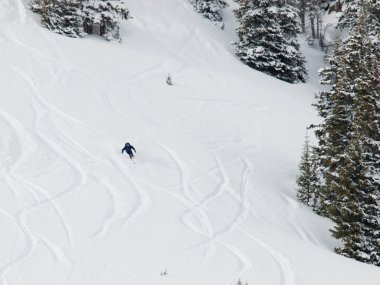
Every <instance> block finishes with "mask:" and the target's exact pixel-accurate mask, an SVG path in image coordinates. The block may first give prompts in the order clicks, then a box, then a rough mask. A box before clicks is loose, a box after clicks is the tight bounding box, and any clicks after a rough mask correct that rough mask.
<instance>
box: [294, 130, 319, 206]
mask: <svg viewBox="0 0 380 285" xmlns="http://www.w3.org/2000/svg"><path fill="white" fill-rule="evenodd" d="M299 170H300V175H299V176H298V177H297V185H298V190H297V198H298V200H300V201H301V202H302V203H304V204H306V205H308V206H311V207H314V206H315V205H316V203H317V200H316V195H315V193H316V192H317V189H318V188H319V176H318V172H317V156H316V154H315V152H313V148H312V147H311V146H310V142H309V138H308V136H307V135H306V138H305V144H304V149H303V153H302V157H301V163H300V165H299Z"/></svg>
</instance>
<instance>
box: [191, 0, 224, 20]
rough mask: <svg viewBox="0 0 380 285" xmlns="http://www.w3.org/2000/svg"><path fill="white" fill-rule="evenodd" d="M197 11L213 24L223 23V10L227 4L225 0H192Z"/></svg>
mask: <svg viewBox="0 0 380 285" xmlns="http://www.w3.org/2000/svg"><path fill="white" fill-rule="evenodd" d="M190 3H191V4H192V5H193V6H194V8H195V11H197V12H198V13H200V14H202V15H203V16H204V17H205V18H207V19H209V20H211V21H213V22H223V13H222V9H223V8H224V7H226V5H227V3H226V2H224V1H223V0H190Z"/></svg>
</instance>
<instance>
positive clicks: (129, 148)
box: [121, 143, 136, 154]
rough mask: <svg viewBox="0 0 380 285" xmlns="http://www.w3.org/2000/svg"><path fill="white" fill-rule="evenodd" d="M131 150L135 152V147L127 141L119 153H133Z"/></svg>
mask: <svg viewBox="0 0 380 285" xmlns="http://www.w3.org/2000/svg"><path fill="white" fill-rule="evenodd" d="M132 150H133V151H134V152H136V150H135V148H134V147H133V146H132V145H130V144H129V143H126V144H125V146H124V148H123V149H122V150H121V153H123V152H124V151H125V152H126V153H128V154H133V152H132Z"/></svg>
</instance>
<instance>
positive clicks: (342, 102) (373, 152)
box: [318, 9, 380, 266]
mask: <svg viewBox="0 0 380 285" xmlns="http://www.w3.org/2000/svg"><path fill="white" fill-rule="evenodd" d="M364 11H365V9H364V10H362V11H361V14H360V15H359V17H358V19H357V20H356V22H355V24H354V26H353V29H352V30H351V32H350V35H349V37H348V39H347V40H346V41H345V42H344V43H343V46H342V47H340V48H338V49H337V50H336V52H335V56H336V58H335V59H336V61H335V63H336V64H335V65H334V66H333V67H334V68H330V69H327V72H326V75H327V79H328V80H327V81H326V82H330V83H333V85H332V90H331V91H330V92H327V94H328V95H329V96H328V97H327V98H328V100H325V101H324V104H320V105H319V107H323V108H320V114H324V118H325V120H324V124H322V127H323V128H322V131H320V132H319V135H320V137H319V138H320V146H319V147H320V152H319V154H320V155H321V156H320V162H321V164H322V165H323V167H325V168H324V173H325V174H324V178H325V179H324V180H325V185H324V186H323V187H321V188H320V190H319V191H318V195H319V197H322V198H323V199H324V201H323V202H324V203H322V205H323V207H322V208H323V211H324V212H327V215H328V216H329V217H330V218H331V219H332V220H333V221H335V222H336V226H335V227H334V229H333V230H331V231H332V233H333V235H334V237H336V238H338V239H341V240H342V241H343V246H342V247H340V248H337V249H336V251H337V252H338V253H340V254H342V255H344V256H347V257H351V258H355V259H357V260H359V261H363V262H367V263H372V264H375V265H378V266H380V221H379V217H380V203H379V202H380V127H379V122H380V106H379V103H380V85H379V77H378V74H379V71H378V66H379V65H378V61H377V59H376V56H374V55H373V54H374V46H373V44H372V41H371V39H370V37H369V35H368V26H367V25H366V19H367V17H366V16H365V13H364ZM332 71H333V72H332ZM334 75H335V76H334ZM331 103H332V104H331ZM321 111H322V112H321ZM339 142H340V145H339ZM343 147H344V149H343Z"/></svg>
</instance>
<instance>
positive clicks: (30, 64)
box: [0, 0, 380, 285]
mask: <svg viewBox="0 0 380 285" xmlns="http://www.w3.org/2000/svg"><path fill="white" fill-rule="evenodd" d="M127 3H128V6H129V9H130V11H131V13H132V15H133V19H131V20H129V21H127V22H126V23H125V24H123V26H122V36H123V42H122V43H121V44H119V43H117V42H106V41H104V40H103V39H102V38H99V37H95V36H94V37H87V38H86V39H80V40H78V39H70V38H66V37H63V36H60V35H56V34H53V33H51V32H49V31H47V30H45V29H43V28H41V27H40V25H39V21H38V17H36V15H33V14H32V13H30V11H28V10H27V4H26V2H22V1H21V0H0V23H1V26H0V50H1V53H0V86H1V99H2V100H1V104H0V130H1V132H0V189H1V191H0V228H1V235H0V252H1V255H0V284H2V285H16V284H25V285H33V284H38V285H42V284H48V285H61V284H62V285H63V284H66V285H100V284H112V285H118V284H120V285H121V284H129V285H133V284H157V285H164V284H165V285H171V284H173V285H174V284H175V285H179V284H180V285H187V284H189V285H194V284H204V285H206V284H207V285H222V284H235V283H236V281H237V280H238V279H239V278H241V279H242V280H243V282H245V281H247V282H248V284H250V285H255V284H258V285H259V284H260V285H275V284H281V285H296V284H298V285H314V284H315V285H321V284H334V285H337V284H342V285H343V284H344V285H350V284H352V285H354V284H355V285H357V284H365V285H371V284H379V280H380V269H379V268H377V267H374V266H370V265H366V264H361V263H359V262H356V261H353V260H350V259H347V258H344V257H341V256H339V255H336V254H334V253H333V248H334V246H336V245H337V242H336V241H335V240H334V239H332V238H331V237H330V235H329V232H328V229H329V228H330V227H331V226H332V223H331V222H329V221H328V220H326V219H323V218H321V217H318V216H317V215H315V214H314V213H312V212H311V211H310V209H308V208H306V207H304V206H302V205H300V204H299V203H298V202H297V201H296V198H295V188H296V185H295V178H296V175H297V164H298V161H299V157H300V153H301V150H302V144H303V140H304V135H305V127H306V126H307V125H308V124H309V123H311V122H315V121H316V120H317V118H316V114H315V112H314V110H313V108H312V107H311V103H312V102H313V100H314V99H313V98H314V92H315V91H317V89H318V88H319V87H318V85H317V84H316V82H317V79H316V78H315V74H316V70H317V69H318V68H319V67H320V66H322V65H323V62H321V60H320V58H321V56H320V53H319V52H317V51H316V50H311V49H307V48H305V52H306V53H307V57H308V59H309V62H308V68H309V70H310V72H311V73H310V74H311V78H310V83H308V84H299V85H290V84H287V83H284V82H281V81H278V80H276V79H274V78H271V77H269V76H266V75H264V74H261V73H259V72H256V71H254V70H252V69H250V68H248V67H246V66H244V65H243V64H241V63H240V62H239V61H238V60H237V59H236V58H235V56H234V55H233V47H232V46H231V45H230V42H231V41H233V40H234V33H233V29H234V25H235V24H234V21H233V17H232V14H231V11H230V10H231V7H230V10H228V11H227V12H226V15H225V18H226V30H225V31H222V30H220V29H219V28H218V27H217V26H214V25H212V24H211V23H210V22H209V21H207V20H204V19H203V18H202V17H201V16H200V15H197V14H196V13H194V12H193V7H192V6H191V5H189V4H188V1H187V0H165V1H163V0H129V1H128V2H127ZM168 73H170V74H171V75H172V78H173V83H174V85H173V86H168V85H167V84H166V83H165V79H166V76H167V74H168ZM126 141H129V142H130V143H131V144H132V145H134V146H135V147H136V149H137V156H136V161H137V162H136V164H135V165H134V164H133V163H132V162H131V161H130V160H129V158H128V157H127V156H126V155H122V154H121V153H120V151H121V148H122V147H123V145H124V143H125V142H126ZM165 269H166V270H167V272H168V275H166V276H161V275H160V273H161V272H163V271H164V270H165Z"/></svg>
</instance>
